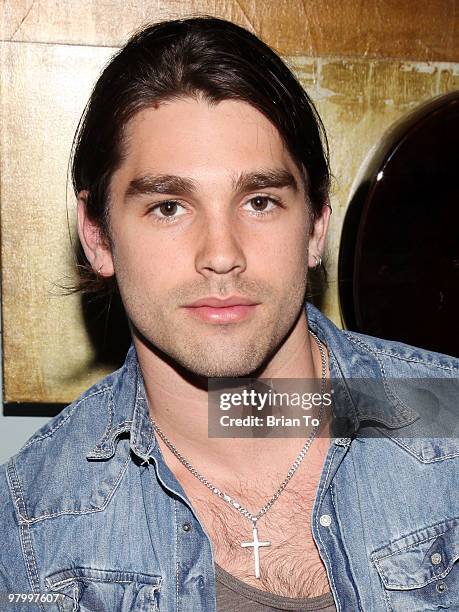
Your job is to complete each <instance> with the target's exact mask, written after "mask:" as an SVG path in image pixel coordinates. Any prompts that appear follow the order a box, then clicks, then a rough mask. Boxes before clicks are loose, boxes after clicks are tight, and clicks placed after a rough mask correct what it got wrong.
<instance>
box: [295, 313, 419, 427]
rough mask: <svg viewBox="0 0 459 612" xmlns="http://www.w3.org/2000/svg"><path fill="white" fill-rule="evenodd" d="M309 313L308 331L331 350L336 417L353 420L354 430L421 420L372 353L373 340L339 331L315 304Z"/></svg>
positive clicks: (393, 425)
mask: <svg viewBox="0 0 459 612" xmlns="http://www.w3.org/2000/svg"><path fill="white" fill-rule="evenodd" d="M306 314H307V318H308V324H309V328H310V329H311V330H312V331H313V332H315V333H316V335H317V336H318V338H319V339H320V340H321V341H322V342H323V343H324V344H325V345H326V346H327V348H328V352H329V357H330V376H331V379H332V383H333V391H334V406H335V407H336V413H335V417H337V418H338V419H344V420H345V419H350V420H351V422H352V429H353V430H354V431H357V429H358V428H359V427H360V425H361V423H362V422H363V421H372V422H373V421H374V422H377V423H380V424H382V425H385V426H386V427H388V428H390V429H395V428H399V427H403V426H405V425H409V424H411V423H413V422H414V421H416V420H417V419H418V418H419V414H418V413H417V412H416V410H414V409H413V408H411V407H410V406H408V405H407V404H406V403H405V402H403V401H402V400H401V399H400V398H399V397H398V395H397V393H396V391H395V389H394V388H393V387H392V385H391V381H390V380H388V378H387V376H386V373H385V370H384V365H383V364H382V362H381V361H380V359H379V357H378V355H377V353H376V351H374V350H372V347H371V338H369V337H364V336H362V335H360V334H354V333H353V332H344V331H343V330H340V329H338V328H337V327H336V325H334V323H332V321H330V320H329V319H328V318H327V317H325V316H324V315H323V314H322V313H321V312H320V311H319V310H318V309H317V308H315V307H314V306H313V305H312V304H309V303H308V304H307V306H306ZM364 339H365V340H367V342H365V340H364Z"/></svg>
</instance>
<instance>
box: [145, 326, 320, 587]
mask: <svg viewBox="0 0 459 612" xmlns="http://www.w3.org/2000/svg"><path fill="white" fill-rule="evenodd" d="M308 331H309V334H310V335H311V336H312V337H313V338H314V340H315V341H316V343H317V346H318V347H319V351H320V358H321V362H322V383H321V393H322V395H323V394H324V393H325V389H326V385H327V359H326V356H325V350H324V348H323V346H322V343H321V342H320V340H319V338H318V337H317V336H316V334H315V333H314V332H312V331H310V330H308ZM323 408H324V404H323V401H322V402H321V405H320V409H319V414H318V416H317V425H314V426H313V427H312V429H311V433H310V434H309V437H308V439H307V440H306V442H305V444H304V445H303V447H302V448H301V450H300V452H299V453H298V455H297V457H296V459H295V461H294V462H293V463H292V466H291V468H290V469H289V471H288V472H287V476H286V477H285V478H284V480H283V481H282V482H281V484H280V485H279V488H278V489H277V491H276V492H275V493H274V495H273V496H272V497H271V499H269V500H268V501H267V502H266V504H265V505H264V506H263V507H262V508H261V509H260V510H259V511H258V512H257V513H256V514H252V512H250V511H249V510H247V508H244V506H243V505H242V504H240V503H239V502H237V501H236V500H235V499H233V498H232V497H231V496H230V495H227V494H226V493H223V491H220V489H219V488H218V487H216V486H215V485H213V484H212V483H211V482H209V481H208V480H207V478H205V476H203V475H202V474H200V473H199V472H198V470H197V469H196V468H194V467H193V466H192V465H191V463H190V462H189V461H187V460H186V459H185V457H183V455H181V454H180V452H179V451H178V450H177V449H176V448H175V446H174V445H173V444H172V442H171V441H170V440H169V439H168V438H167V437H166V435H165V434H164V433H163V432H162V431H161V429H160V428H159V427H158V425H157V424H156V423H155V421H154V420H153V419H151V422H152V425H153V429H154V430H155V431H156V433H157V434H158V436H159V437H160V438H161V440H162V441H163V442H164V444H165V445H166V446H167V448H168V449H169V450H170V451H171V453H172V454H173V455H174V456H175V457H176V458H177V459H178V460H179V461H180V463H181V464H182V465H184V466H185V467H186V469H187V470H188V471H189V472H190V473H191V474H193V476H195V477H196V478H197V479H198V480H199V482H201V483H202V484H203V485H204V486H206V487H207V488H208V489H210V490H211V491H212V493H214V494H215V495H216V496H217V497H219V498H220V499H222V500H223V501H225V502H226V503H227V504H229V505H230V506H231V508H234V509H235V510H237V512H239V513H240V514H241V515H242V516H244V517H245V518H246V519H248V520H249V521H251V522H252V535H253V540H252V542H242V543H241V546H242V547H243V548H253V555H254V562H255V578H260V551H259V549H260V548H261V547H265V546H271V542H260V540H259V539H258V527H257V521H258V520H259V519H260V518H261V517H262V516H263V515H265V514H266V513H267V512H268V510H270V509H271V507H272V506H273V504H274V502H276V501H277V500H278V499H279V497H280V496H281V494H282V493H283V491H284V489H285V488H286V487H287V485H288V483H289V482H290V480H291V479H292V478H293V475H294V474H295V472H296V471H297V470H298V468H299V467H300V464H301V462H302V461H303V459H304V458H305V456H306V453H307V452H308V450H309V447H310V446H311V444H312V442H313V440H314V438H315V436H316V434H317V432H318V430H319V426H320V420H321V418H322V413H323Z"/></svg>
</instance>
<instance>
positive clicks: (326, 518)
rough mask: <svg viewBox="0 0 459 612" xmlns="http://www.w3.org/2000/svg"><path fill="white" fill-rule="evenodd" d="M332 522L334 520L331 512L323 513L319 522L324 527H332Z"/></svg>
mask: <svg viewBox="0 0 459 612" xmlns="http://www.w3.org/2000/svg"><path fill="white" fill-rule="evenodd" d="M331 522H332V520H331V516H330V515H329V514H322V516H321V517H320V518H319V523H320V524H321V525H322V527H330V525H331Z"/></svg>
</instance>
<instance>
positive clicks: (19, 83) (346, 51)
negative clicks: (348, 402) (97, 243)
mask: <svg viewBox="0 0 459 612" xmlns="http://www.w3.org/2000/svg"><path fill="white" fill-rule="evenodd" d="M414 6H415V10H414V9H413V7H414ZM458 9H459V2H458V1H457V0H433V1H427V0H417V2H416V3H412V2H408V1H407V0H405V1H403V0H402V1H400V0H379V1H378V0H367V1H366V2H365V3H362V2H360V1H358V0H347V1H345V0H305V1H303V2H299V1H295V0H279V1H276V0H239V1H238V2H236V1H231V0H226V1H224V2H215V1H211V0H200V1H197V0H196V1H192V0H188V1H185V0H182V1H180V0H170V1H162V0H155V1H149V2H146V1H145V0H144V1H140V0H128V1H125V2H122V1H121V0H105V1H104V2H99V1H98V0H61V1H59V2H54V1H52V0H3V1H2V4H1V10H2V14H1V32H0V34H1V40H2V42H1V48H0V50H1V98H0V114H1V135H0V138H1V140H0V142H1V153H0V154H1V157H0V196H1V237H2V309H3V351H4V398H5V400H7V401H10V402H11V401H27V402H67V401H71V400H72V399H74V398H75V397H76V396H77V395H78V393H79V392H80V391H82V390H83V389H85V388H86V387H87V386H89V385H90V384H91V383H92V382H94V381H95V380H96V379H98V378H100V377H101V376H102V375H103V374H105V371H104V370H103V368H102V367H101V366H100V365H97V364H95V363H94V353H93V349H92V346H91V343H90V341H89V339H88V337H87V334H86V331H85V327H84V325H83V320H82V316H81V310H80V301H79V298H78V297H77V296H73V297H62V296H61V295H59V290H58V289H57V288H56V283H59V282H60V281H62V279H64V278H65V277H66V276H67V277H68V275H71V274H72V258H71V248H70V237H69V235H68V230H67V208H66V198H68V210H69V216H70V223H71V226H73V223H74V201H73V197H72V193H71V191H70V189H69V190H68V191H67V189H66V179H67V165H68V159H69V152H70V146H71V141H72V136H73V133H74V130H75V128H76V125H77V122H78V119H79V116H80V114H81V112H82V110H83V107H84V104H85V101H86V99H87V97H88V95H89V92H90V90H91V86H92V84H93V83H94V81H95V79H96V78H97V75H98V73H99V72H100V70H101V68H102V67H103V65H104V64H105V63H106V62H107V60H108V58H109V57H110V56H111V55H112V54H113V52H114V51H115V50H116V47H118V46H119V45H121V44H122V43H123V42H124V41H125V40H126V39H127V37H128V36H129V35H130V34H131V33H132V32H133V31H134V30H135V29H136V28H137V27H139V26H141V25H142V24H144V23H146V22H149V21H156V20H158V19H165V18H169V17H180V16H186V15H190V14H196V13H201V14H202V13H207V14H212V15H218V16H221V17H225V18H228V19H231V20H233V21H235V22H237V23H240V24H241V25H243V26H245V27H247V28H249V29H251V30H253V31H255V32H256V33H257V34H258V35H260V36H261V37H263V38H264V39H265V40H266V41H267V42H268V43H269V44H271V45H272V46H273V47H274V48H276V49H277V51H278V52H280V53H281V54H282V55H283V57H284V58H285V59H286V60H287V61H288V63H289V64H290V66H291V67H292V69H293V70H294V71H295V73H296V74H297V75H298V76H299V78H300V80H301V82H302V83H303V85H304V86H305V87H306V89H307V90H308V92H309V93H310V94H311V97H312V99H313V100H314V102H315V103H316V105H317V107H318V110H319V113H320V114H321V116H322V118H323V120H324V123H325V127H326V129H327V132H328V136H329V142H330V149H331V161H332V170H333V174H334V176H335V183H334V189H333V194H332V199H331V203H332V206H333V210H334V212H333V215H332V223H331V228H330V239H329V242H328V269H329V274H330V287H329V289H328V291H327V294H326V299H325V312H326V314H328V316H330V317H331V318H332V319H333V320H334V321H335V322H337V323H338V324H340V318H339V308H338V300H337V287H336V263H337V253H338V245H339V236H340V230H341V225H342V221H343V216H344V212H345V209H346V206H347V202H348V199H349V194H350V191H351V189H352V184H353V182H354V181H355V179H356V176H357V174H358V171H359V168H361V166H362V163H363V162H364V160H365V158H366V157H367V156H368V155H369V153H370V151H371V149H372V147H374V146H375V145H376V144H377V143H378V142H379V140H380V138H381V136H382V135H383V133H384V132H385V130H386V129H387V128H388V127H389V126H391V125H392V124H393V122H395V121H396V120H398V119H399V118H400V117H402V116H403V115H405V114H406V113H408V112H409V111H411V110H412V109H414V108H415V107H416V106H418V105H419V104H420V103H422V102H423V101H426V100H428V99H430V98H432V97H434V96H437V95H440V94H442V93H446V92H448V91H452V90H454V89H458V88H459V63H458V62H459V40H458V31H457V19H455V18H454V16H455V15H457V12H458Z"/></svg>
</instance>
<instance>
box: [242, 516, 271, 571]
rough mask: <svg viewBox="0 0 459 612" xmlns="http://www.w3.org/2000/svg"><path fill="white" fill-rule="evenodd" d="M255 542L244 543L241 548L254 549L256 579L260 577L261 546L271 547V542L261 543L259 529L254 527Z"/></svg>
mask: <svg viewBox="0 0 459 612" xmlns="http://www.w3.org/2000/svg"><path fill="white" fill-rule="evenodd" d="M252 533H253V541H252V542H242V544H241V546H242V547H243V548H249V547H250V548H253V556H254V560H255V578H259V577H260V547H261V546H271V542H260V541H259V539H258V529H257V527H255V525H254V527H253V529H252Z"/></svg>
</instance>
